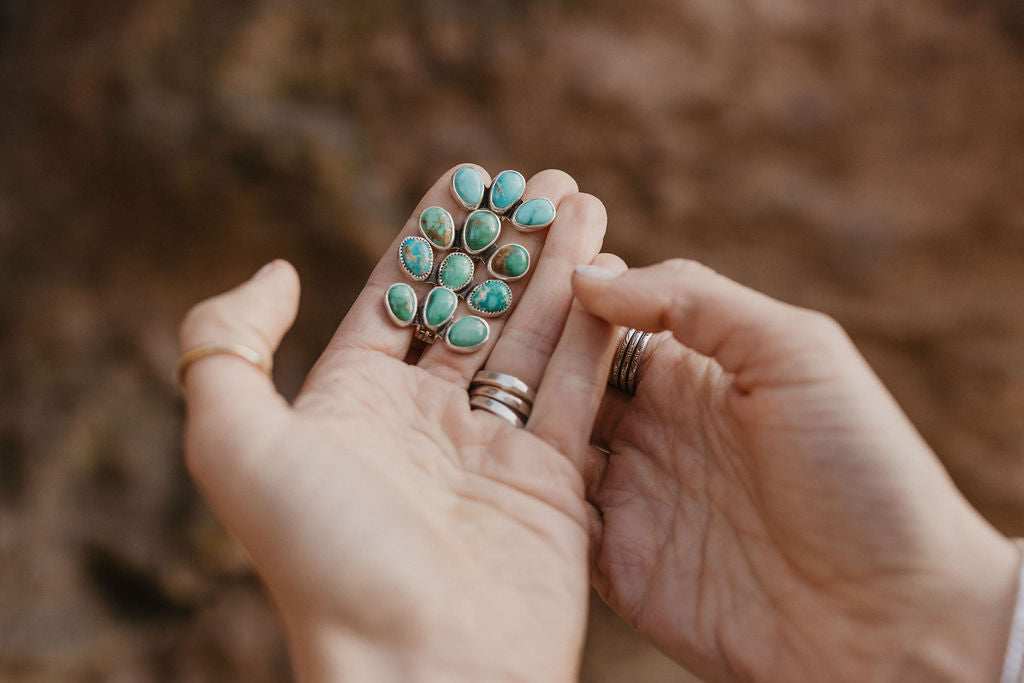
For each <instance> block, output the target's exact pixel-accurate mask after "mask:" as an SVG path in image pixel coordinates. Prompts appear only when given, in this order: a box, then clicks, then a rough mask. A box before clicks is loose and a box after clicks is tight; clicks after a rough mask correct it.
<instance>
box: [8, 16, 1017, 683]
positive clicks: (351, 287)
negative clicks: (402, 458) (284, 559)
mask: <svg viewBox="0 0 1024 683" xmlns="http://www.w3.org/2000/svg"><path fill="white" fill-rule="evenodd" d="M1020 7H1021V6H1020V4H1019V3H1017V2H1014V1H1013V0H973V1H971V0H933V1H932V2H924V1H923V0H904V1H903V2H882V1H881V0H863V1H861V2H840V1H839V0H817V1H811V0H775V1H773V2H767V1H766V0H750V1H748V2H728V1H725V0H688V1H682V0H679V1H677V2H668V1H667V0H628V1H627V0H601V1H599V2H594V3H583V2H578V1H575V0H562V1H560V2H558V1H550V2H542V1H540V0H532V1H528V2H515V3H511V2H509V3H501V2H496V1H495V0H489V1H485V2H479V3H461V2H456V1H455V0H438V1H437V2H430V3H425V2H396V1H393V0H383V1H379V2H369V1H364V2H349V3H333V2H328V1H327V0H305V1H303V2H297V3H296V2H286V1H285V0H261V1H260V0H250V1H248V2H243V1H240V0H226V1H219V2H207V3H199V2H191V1H190V0H127V1H125V0H122V1H120V2H113V1H111V0H92V1H90V2H88V3H82V2H75V1H72V0H8V2H6V3H4V4H2V5H0V358H3V359H4V360H3V362H0V379H2V386H3V387H4V391H3V393H2V394H0V558H2V561H0V679H3V680H4V681H12V682H18V683H21V682H28V681H33V682H35V681H186V680H187V681H222V680H246V681H255V682H259V681H282V680H287V679H288V678H289V673H288V665H287V658H286V654H285V652H284V650H283V647H282V645H281V643H280V640H279V633H278V629H277V626H276V624H275V622H274V620H273V617H272V613H271V610H270V608H269V606H268V605H267V603H266V601H265V599H264V598H263V596H262V594H261V592H260V591H259V588H258V585H257V583H256V582H255V580H254V579H253V577H252V575H251V573H250V572H249V570H248V568H247V565H246V563H245V560H244V558H243V557H242V555H241V553H240V552H239V550H238V549H237V548H236V547H235V545H234V544H233V543H232V541H231V540H230V539H229V538H228V537H226V536H225V534H224V533H223V531H221V529H220V528H219V526H218V525H217V524H216V522H214V521H213V520H212V518H211V517H210V515H209V513H208V512H207V510H206V508H205V507H204V506H203V504H202V503H201V501H200V499H199V497H198V495H197V494H196V493H195V491H194V490H193V488H192V487H191V485H190V484H189V482H188V480H187V477H186V475H185V473H184V470H183V467H182V465H181V460H180V457H179V451H180V440H179V429H180V422H181V418H180V406H179V404H178V399H177V396H176V392H175V389H174V386H173V384H172V383H171V381H170V368H171V366H172V365H173V362H174V359H175V355H176V349H175V326H176V323H177V321H178V319H179V318H180V316H181V315H182V313H183V312H184V311H185V310H186V308H187V307H188V306H189V304H190V303H192V302H194V301H196V300H198V299H200V298H202V297H204V296H207V295H209V294H211V293H214V292H216V291H218V290H221V289H224V288H226V287H228V286H230V285H232V284H233V283H235V282H237V281H239V280H241V279H243V278H244V277H246V276H248V275H249V274H250V273H251V272H252V271H255V270H256V268H258V267H259V266H260V265H261V264H262V263H263V262H265V261H267V260H269V259H270V258H272V257H275V256H283V257H286V258H289V259H291V260H292V261H293V262H294V263H295V264H296V265H297V267H298V269H299V271H300V273H301V274H302V276H303V280H304V290H305V294H304V299H303V304H302V310H301V313H300V318H299V322H298V324H297V326H296V328H295V330H294V331H293V333H292V334H291V335H290V336H289V338H288V339H287V340H286V342H285V345H284V347H283V349H282V351H281V354H280V356H279V358H278V362H277V366H278V373H277V376H278V379H279V382H280V384H281V386H282V387H283V389H284V390H285V391H286V393H290V394H294V392H295V391H296V390H297V388H298V386H299V384H300V382H301V378H302V376H303V375H304V373H305V371H306V369H307V368H308V367H309V366H310V364H311V363H312V361H313V360H314V358H315V357H316V355H317V353H318V350H319V349H320V348H321V347H322V346H323V345H324V343H325V342H326V340H327V339H328V337H329V335H330V333H331V331H332V329H333V327H334V326H335V325H336V324H337V321H338V320H339V319H340V318H341V316H342V315H343V313H344V312H345V310H346V308H347V306H348V305H349V303H350V302H351V300H352V299H353V297H354V296H355V293H356V292H357V291H358V289H359V288H360V286H361V284H362V281H363V278H364V276H365V274H366V273H367V272H368V270H369V267H370V264H371V263H372V262H374V261H375V259H376V258H377V256H378V255H379V253H380V252H381V251H382V249H383V247H384V245H385V244H387V242H388V241H389V240H390V239H391V236H392V234H393V233H394V231H395V230H396V229H397V227H398V226H399V225H400V224H401V222H402V221H404V219H405V217H406V215H407V213H408V211H409V210H410V208H411V207H412V206H413V205H414V204H415V202H416V201H417V199H418V198H419V195H420V194H421V192H422V191H423V189H424V188H425V187H426V186H427V185H428V184H429V183H430V182H431V181H432V180H433V179H434V178H435V177H436V176H437V175H438V174H440V173H441V172H442V171H443V170H445V169H446V168H448V167H449V166H451V165H453V164H455V163H458V162H461V161H468V160H472V161H478V162H480V163H482V164H484V165H485V166H486V167H488V168H490V169H492V170H498V169H501V168H519V169H521V170H523V171H526V172H532V171H537V170H540V169H542V168H546V167H552V166H554V167H561V168H564V169H566V170H568V171H569V172H571V173H572V174H573V175H574V176H575V177H576V178H577V179H578V180H579V183H580V186H581V187H582V188H583V189H584V190H586V191H589V192H592V193H594V194H597V195H598V196H599V197H601V198H602V199H603V200H604V201H605V203H606V204H607V206H608V208H609V213H610V218H611V227H610V230H609V234H608V240H607V245H608V247H609V248H610V249H611V250H614V251H617V252H619V253H621V254H622V255H624V256H625V257H626V258H627V260H629V261H630V262H632V263H634V264H643V263H649V262H652V261H655V260H660V259H661V258H663V257H664V256H665V255H666V254H673V255H686V256H690V257H695V258H698V259H701V260H703V261H705V262H707V263H708V264H710V265H712V266H713V267H715V268H717V269H719V270H721V271H722V272H724V273H726V274H728V275H731V276H733V277H735V278H737V279H740V280H742V281H744V282H746V283H748V284H750V285H753V286H755V287H758V288H761V289H764V290H766V291H768V292H769V293H771V294H773V295H775V296H778V297H781V298H784V299H787V300H789V301H793V302H795V303H799V304H802V305H806V306H812V307H816V308H820V309H822V310H825V311H827V312H829V313H831V314H832V315H834V316H835V317H837V318H838V319H839V320H840V321H841V322H842V323H844V324H845V325H846V326H847V328H848V329H849V330H850V331H851V333H852V335H853V336H854V337H855V339H856V341H857V342H858V343H859V344H860V346H861V348H862V349H863V350H864V352H865V353H866V355H867V356H868V358H869V359H870V360H871V362H872V363H873V365H874V366H875V367H876V369H877V370H878V371H879V373H880V374H881V376H882V377H883V379H884V380H885V381H886V382H887V384H888V385H889V386H890V387H891V389H892V390H893V392H894V393H895V394H896V396H897V398H898V399H899V400H900V401H901V403H902V404H903V405H904V406H905V408H906V410H907V412H908V413H909V414H910V416H911V418H912V419H913V420H914V421H915V422H916V423H917V424H918V425H919V427H920V428H921V430H922V432H923V433H924V434H925V436H926V438H927V439H928V440H929V441H930V443H931V444H932V445H933V446H934V447H935V448H936V450H937V452H938V453H939V454H940V456H941V457H942V458H943V460H944V462H945V463H946V464H947V466H948V467H949V469H950V471H951V473H952V474H953V476H954V478H955V479H956V481H957V483H958V484H959V485H960V486H961V488H962V489H963V491H964V492H965V494H966V495H967V496H968V497H969V498H970V499H971V500H972V501H973V502H974V503H975V504H976V505H977V506H978V507H979V508H980V509H981V510H982V511H983V512H984V513H985V514H986V515H987V516H988V517H989V518H990V519H991V520H992V521H993V522H995V523H996V524H997V525H999V526H1000V528H1002V529H1003V530H1005V531H1007V532H1013V533H1018V534H1019V533H1024V515H1022V513H1024V420H1022V418H1021V416H1022V415H1024V303H1022V301H1024V297H1022V291H1024V153H1022V150H1024V10H1021V9H1020ZM591 634H592V636H591V641H590V643H589V644H588V649H587V657H586V661H585V664H584V673H583V679H584V680H586V681H595V682H596V681H627V680H628V681H632V680H643V681H684V680H689V679H688V677H687V676H686V675H685V674H683V673H681V672H679V671H678V670H677V669H675V668H674V667H673V666H672V665H671V664H668V663H667V662H665V660H663V659H662V658H660V656H659V655H657V654H655V653H653V652H652V651H650V650H648V649H646V648H644V647H643V646H641V645H640V644H639V642H638V641H637V640H636V638H635V637H634V636H632V635H631V634H630V632H629V630H628V629H627V628H625V627H623V626H621V625H619V623H618V622H617V621H615V620H614V618H613V617H612V616H611V615H610V614H609V613H608V612H607V610H605V609H601V608H598V609H595V614H594V618H593V627H592V630H591Z"/></svg>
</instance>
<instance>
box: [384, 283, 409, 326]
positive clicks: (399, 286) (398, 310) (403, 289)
mask: <svg viewBox="0 0 1024 683" xmlns="http://www.w3.org/2000/svg"><path fill="white" fill-rule="evenodd" d="M385 301H386V303H387V306H388V309H389V310H390V311H391V313H392V315H394V316H395V317H396V318H398V320H400V321H401V322H403V323H410V322H412V317H413V316H414V315H415V314H416V292H415V291H414V290H413V288H412V287H410V286H409V285H407V284H405V283H403V282H399V283H396V284H393V285H391V286H390V287H388V292H387V296H386V297H385Z"/></svg>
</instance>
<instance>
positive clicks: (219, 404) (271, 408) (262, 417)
mask: <svg viewBox="0 0 1024 683" xmlns="http://www.w3.org/2000/svg"><path fill="white" fill-rule="evenodd" d="M298 305H299V277H298V275H297V274H296V273H295V269H294V268H293V267H292V265H291V264H290V263H288V262H286V261H274V262H272V263H270V264H268V265H267V266H264V268H263V269H261V270H260V271H259V272H258V273H257V274H256V275H254V276H253V277H252V279H250V280H248V281H246V282H244V283H242V284H241V285H239V286H238V287H236V288H234V289H232V290H231V291H229V292H226V293H224V294H221V295H219V296H216V297H213V298H212V299H207V300H206V301H203V302H202V303H199V304H197V305H196V306H194V307H193V308H192V310H190V311H189V312H188V314H187V315H186V316H185V319H184V320H183V321H182V324H181V331H180V344H181V350H182V352H183V353H184V352H186V351H188V350H190V349H195V348H197V347H199V346H202V345H205V344H242V345H244V346H247V347H249V348H251V349H253V350H254V351H256V352H257V353H258V354H259V355H260V357H261V358H262V359H264V360H265V361H267V362H269V361H270V360H271V359H272V358H273V356H274V352H275V351H277V347H278V345H279V344H280V342H281V338H282V337H283V336H284V334H285V332H287V331H288V329H289V328H290V327H291V326H292V323H293V322H294V321H295V315H296V312H297V311H298ZM183 379H184V389H185V402H186V407H187V410H188V419H187V424H186V456H187V458H188V462H189V465H190V467H193V466H194V467H198V468H200V469H202V466H203V459H204V457H205V456H206V455H207V454H209V455H214V456H217V455H219V454H222V453H237V452H239V451H243V450H246V449H248V448H250V447H252V446H254V445H258V444H259V443H260V442H261V441H262V439H261V436H262V435H265V434H266V433H267V430H268V429H273V428H274V426H275V423H276V422H277V420H279V419H280V418H283V417H284V416H286V415H287V410H286V409H287V403H286V402H285V400H284V399H283V398H282V397H281V395H280V394H278V393H277V390H276V389H275V388H274V383H273V381H272V380H271V378H270V377H268V376H267V375H266V374H265V373H264V372H262V371H261V370H260V369H259V368H257V367H255V366H254V365H252V364H251V363H249V362H248V361H246V360H244V359H242V358H239V357H237V356H233V355H211V356H205V357H203V358H200V359H199V360H197V361H195V362H194V363H192V364H191V365H190V366H189V367H188V368H187V369H186V371H185V375H184V378H183ZM194 471H195V469H194Z"/></svg>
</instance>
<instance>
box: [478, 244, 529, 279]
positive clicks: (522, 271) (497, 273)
mask: <svg viewBox="0 0 1024 683" xmlns="http://www.w3.org/2000/svg"><path fill="white" fill-rule="evenodd" d="M487 269H488V270H489V271H491V275H493V276H494V277H500V278H501V279H502V280H518V279H519V278H521V277H522V276H524V275H526V271H528V270H529V269H530V252H528V251H526V249H525V248H524V247H522V246H520V245H518V244H506V245H505V246H503V247H502V248H501V249H498V251H496V252H494V254H492V255H491V260H490V261H488V262H487Z"/></svg>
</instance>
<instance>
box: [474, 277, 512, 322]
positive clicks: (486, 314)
mask: <svg viewBox="0 0 1024 683" xmlns="http://www.w3.org/2000/svg"><path fill="white" fill-rule="evenodd" d="M495 282H496V283H498V284H499V285H501V286H502V287H504V288H505V297H504V299H505V307H504V308H502V309H501V310H500V311H495V312H492V311H484V310H481V309H479V308H477V307H476V306H474V305H473V295H474V294H475V293H476V291H477V290H478V289H480V288H481V287H483V286H484V285H486V284H490V283H495ZM465 296H466V306H467V307H468V308H469V310H471V311H473V312H474V313H476V314H477V315H482V316H484V317H485V318H497V317H498V316H499V315H502V314H503V313H505V312H507V311H508V309H510V308H512V288H511V287H509V286H508V283H506V282H505V281H503V280H484V281H483V282H481V283H480V284H478V285H477V286H476V287H473V289H471V290H469V291H467V292H466V295H465Z"/></svg>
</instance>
